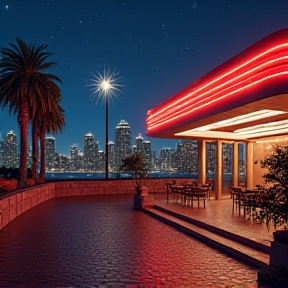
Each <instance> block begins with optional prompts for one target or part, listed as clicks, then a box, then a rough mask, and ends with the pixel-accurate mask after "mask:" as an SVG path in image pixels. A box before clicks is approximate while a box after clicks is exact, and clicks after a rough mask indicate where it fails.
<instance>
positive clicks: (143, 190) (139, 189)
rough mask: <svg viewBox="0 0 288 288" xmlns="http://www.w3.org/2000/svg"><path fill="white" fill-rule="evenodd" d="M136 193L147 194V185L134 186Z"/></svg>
mask: <svg viewBox="0 0 288 288" xmlns="http://www.w3.org/2000/svg"><path fill="white" fill-rule="evenodd" d="M136 194H138V195H142V196H148V187H146V186H140V187H139V186H137V187H136Z"/></svg>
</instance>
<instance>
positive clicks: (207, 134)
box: [146, 29, 288, 140]
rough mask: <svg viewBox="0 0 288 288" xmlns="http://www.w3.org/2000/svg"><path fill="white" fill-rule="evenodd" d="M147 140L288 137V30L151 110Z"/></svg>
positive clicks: (223, 65)
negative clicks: (158, 138) (148, 138)
mask: <svg viewBox="0 0 288 288" xmlns="http://www.w3.org/2000/svg"><path fill="white" fill-rule="evenodd" d="M146 128H147V131H146V132H147V135H148V136H150V137H160V138H171V139H172V138H179V139H183V138H190V139H215V138H216V139H223V140H225V139H226V140H253V139H254V140H255V139H259V138H264V137H266V136H276V135H284V134H288V29H283V30H280V31H278V32H275V33H273V34H270V35H268V36H267V37H265V38H263V39H262V40H260V41H259V42H257V43H255V44H254V45H252V46H251V47H249V48H247V49H246V50H244V51H242V52H241V53H239V54H238V55H236V56H235V57H233V58H232V59H230V60H228V61H227V62H225V63H223V64H222V65H220V66H218V67H217V68H215V69H213V70H212V71H210V72H209V73H207V74H206V75H204V76H203V77H201V78H199V79H197V80H195V81H194V82H192V83H191V84H190V85H188V86H187V87H185V88H183V89H182V90H181V91H179V92H177V93H176V94H174V95H172V96H171V97H169V98H168V99H166V100H165V101H164V102H162V103H161V104H159V105H157V106H156V107H154V108H152V109H150V110H149V111H148V112H147V118H146Z"/></svg>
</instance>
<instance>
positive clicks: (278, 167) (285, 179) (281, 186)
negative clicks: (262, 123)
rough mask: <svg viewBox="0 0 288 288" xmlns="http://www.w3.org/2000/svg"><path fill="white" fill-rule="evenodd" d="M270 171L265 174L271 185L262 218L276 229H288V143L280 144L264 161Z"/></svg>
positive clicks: (266, 181)
mask: <svg viewBox="0 0 288 288" xmlns="http://www.w3.org/2000/svg"><path fill="white" fill-rule="evenodd" d="M263 164H264V167H265V168H267V170H268V172H267V173H265V174H264V175H263V177H264V179H265V183H270V184H271V186H270V188H268V189H267V190H266V203H265V204H264V209H263V211H262V218H263V219H264V220H265V221H266V224H267V226H268V227H269V225H271V224H272V225H273V226H274V228H275V229H281V230H287V229H288V145H278V146H276V147H275V149H274V151H273V153H272V155H270V156H269V157H267V158H266V159H265V160H264V161H263Z"/></svg>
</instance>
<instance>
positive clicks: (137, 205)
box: [133, 194, 154, 210]
mask: <svg viewBox="0 0 288 288" xmlns="http://www.w3.org/2000/svg"><path fill="white" fill-rule="evenodd" d="M153 205H154V196H152V195H139V194H134V203H133V208H134V210H143V209H145V208H149V207H153Z"/></svg>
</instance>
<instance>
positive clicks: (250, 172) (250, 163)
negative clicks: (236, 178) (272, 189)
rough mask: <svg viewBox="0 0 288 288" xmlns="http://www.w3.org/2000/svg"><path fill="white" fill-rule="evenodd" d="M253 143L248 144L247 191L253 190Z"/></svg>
mask: <svg viewBox="0 0 288 288" xmlns="http://www.w3.org/2000/svg"><path fill="white" fill-rule="evenodd" d="M253 146H254V144H253V142H248V144H247V153H246V177H247V189H253V188H254V183H253V169H254V161H253V148H254V147H253Z"/></svg>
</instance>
